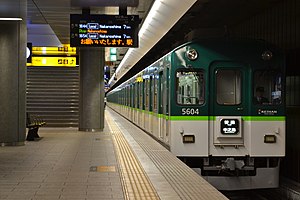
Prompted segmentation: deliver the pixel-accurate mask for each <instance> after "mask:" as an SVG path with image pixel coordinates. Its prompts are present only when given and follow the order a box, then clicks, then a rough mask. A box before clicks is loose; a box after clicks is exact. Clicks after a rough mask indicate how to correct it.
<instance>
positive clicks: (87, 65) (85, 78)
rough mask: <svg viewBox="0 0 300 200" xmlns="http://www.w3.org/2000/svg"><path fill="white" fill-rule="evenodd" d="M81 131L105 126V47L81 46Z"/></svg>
mask: <svg viewBox="0 0 300 200" xmlns="http://www.w3.org/2000/svg"><path fill="white" fill-rule="evenodd" d="M79 56H80V57H79V60H80V66H79V67H80V92H79V93H80V96H79V131H89V132H93V131H102V130H103V128H104V64H105V60H104V59H105V57H104V48H80V52H79Z"/></svg>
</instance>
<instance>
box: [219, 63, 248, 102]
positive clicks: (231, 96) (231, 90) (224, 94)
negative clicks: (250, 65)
mask: <svg viewBox="0 0 300 200" xmlns="http://www.w3.org/2000/svg"><path fill="white" fill-rule="evenodd" d="M241 79H242V75H241V71H240V70H235V69H230V70H228V69H226V70H223V69H220V70H217V71H216V88H217V91H216V93H217V94H216V96H217V103H218V104H222V105H238V104H240V103H241V93H242V91H241V89H242V85H241V83H242V80H241Z"/></svg>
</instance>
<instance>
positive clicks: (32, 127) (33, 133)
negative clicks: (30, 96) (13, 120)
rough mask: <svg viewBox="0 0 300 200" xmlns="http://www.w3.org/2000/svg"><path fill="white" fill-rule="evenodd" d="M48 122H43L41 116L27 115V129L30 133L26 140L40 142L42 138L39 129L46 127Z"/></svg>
mask: <svg viewBox="0 0 300 200" xmlns="http://www.w3.org/2000/svg"><path fill="white" fill-rule="evenodd" d="M45 124H46V122H45V121H44V120H42V119H41V118H40V117H39V116H36V115H31V114H29V113H26V128H28V133H27V137H26V140H27V141H34V140H39V139H40V136H39V134H38V131H39V128H40V127H41V126H44V125H45Z"/></svg>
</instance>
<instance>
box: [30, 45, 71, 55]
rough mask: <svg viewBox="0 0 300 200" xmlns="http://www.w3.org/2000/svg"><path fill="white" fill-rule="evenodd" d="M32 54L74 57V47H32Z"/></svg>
mask: <svg viewBox="0 0 300 200" xmlns="http://www.w3.org/2000/svg"><path fill="white" fill-rule="evenodd" d="M32 54H33V56H34V55H64V56H75V55H76V47H70V45H69V44H67V45H63V46H62V47H32Z"/></svg>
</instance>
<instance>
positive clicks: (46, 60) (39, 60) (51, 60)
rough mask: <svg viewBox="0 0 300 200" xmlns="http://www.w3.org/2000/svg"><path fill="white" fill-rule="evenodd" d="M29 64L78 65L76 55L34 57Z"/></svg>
mask: <svg viewBox="0 0 300 200" xmlns="http://www.w3.org/2000/svg"><path fill="white" fill-rule="evenodd" d="M27 66H49V67H76V57H32V63H28V64H27Z"/></svg>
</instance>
